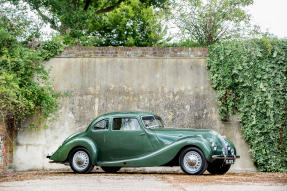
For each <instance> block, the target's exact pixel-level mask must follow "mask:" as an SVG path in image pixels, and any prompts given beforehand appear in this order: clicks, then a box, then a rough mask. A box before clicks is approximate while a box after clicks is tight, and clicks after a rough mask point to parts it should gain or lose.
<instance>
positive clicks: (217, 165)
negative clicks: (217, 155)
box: [207, 160, 231, 174]
mask: <svg viewBox="0 0 287 191" xmlns="http://www.w3.org/2000/svg"><path fill="white" fill-rule="evenodd" d="M230 166H231V164H225V163H224V160H215V161H213V162H212V163H210V164H209V165H208V167H207V171H208V172H209V173H210V174H225V173H226V172H227V171H228V170H229V169H230Z"/></svg>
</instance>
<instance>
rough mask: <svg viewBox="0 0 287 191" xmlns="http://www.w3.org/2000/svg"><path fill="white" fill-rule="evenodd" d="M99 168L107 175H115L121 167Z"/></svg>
mask: <svg viewBox="0 0 287 191" xmlns="http://www.w3.org/2000/svg"><path fill="white" fill-rule="evenodd" d="M101 168H102V169H103V171H105V172H107V173H116V172H118V171H119V170H120V169H121V167H118V166H101Z"/></svg>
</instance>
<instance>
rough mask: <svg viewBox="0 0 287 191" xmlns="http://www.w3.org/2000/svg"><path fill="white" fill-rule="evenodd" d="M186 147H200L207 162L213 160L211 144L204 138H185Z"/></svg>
mask: <svg viewBox="0 0 287 191" xmlns="http://www.w3.org/2000/svg"><path fill="white" fill-rule="evenodd" d="M185 139H186V141H185V145H186V146H196V147H198V148H199V149H200V150H201V151H202V152H203V154H204V156H205V158H206V160H207V161H211V160H212V158H211V157H212V154H213V153H212V148H211V146H210V142H209V141H208V140H206V139H205V138H203V137H202V136H196V137H192V138H185Z"/></svg>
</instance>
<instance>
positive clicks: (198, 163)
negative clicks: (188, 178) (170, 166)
mask: <svg viewBox="0 0 287 191" xmlns="http://www.w3.org/2000/svg"><path fill="white" fill-rule="evenodd" d="M179 162H180V167H181V169H182V170H183V171H184V172H185V173H186V174H191V175H197V174H203V173H204V171H205V170H206V168H207V162H206V159H205V156H204V154H203V153H202V151H201V150H200V149H198V148H196V147H189V148H186V149H184V150H183V151H182V152H181V154H180V156H179Z"/></svg>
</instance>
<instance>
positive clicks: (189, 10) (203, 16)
mask: <svg viewBox="0 0 287 191" xmlns="http://www.w3.org/2000/svg"><path fill="white" fill-rule="evenodd" d="M171 2H172V11H171V12H172V13H173V14H171V16H169V18H170V19H171V20H173V22H174V23H175V24H176V25H177V26H178V28H179V29H180V30H181V33H182V36H183V38H186V39H188V40H190V41H191V42H196V43H199V44H200V45H201V46H208V45H211V44H213V43H216V42H218V41H220V40H224V39H231V38H239V37H242V36H244V35H245V34H244V32H246V31H247V26H248V24H249V15H248V14H247V13H246V11H245V7H247V6H248V5H251V4H252V3H253V0H182V1H177V0H172V1H171ZM242 28H243V30H242Z"/></svg>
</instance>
